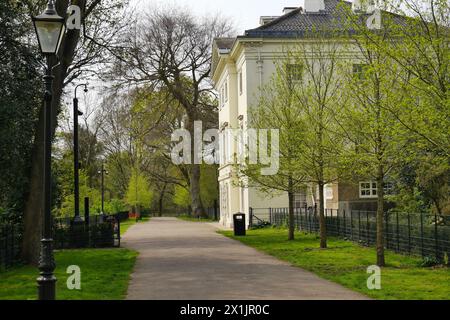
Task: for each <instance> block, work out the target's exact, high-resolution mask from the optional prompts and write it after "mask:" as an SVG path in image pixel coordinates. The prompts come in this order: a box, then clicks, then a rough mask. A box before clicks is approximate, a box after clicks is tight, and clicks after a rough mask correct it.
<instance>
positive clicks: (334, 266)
mask: <svg viewBox="0 0 450 320" xmlns="http://www.w3.org/2000/svg"><path fill="white" fill-rule="evenodd" d="M220 233H222V234H224V235H226V236H228V237H230V238H233V239H236V240H239V241H241V242H242V243H244V244H246V245H249V246H251V247H254V248H256V249H258V250H260V251H263V252H265V253H268V254H270V255H272V256H274V257H277V258H279V259H281V260H284V261H287V262H290V263H291V264H292V265H294V266H297V267H301V268H304V269H306V270H309V271H312V272H314V273H316V274H317V275H319V276H320V277H322V278H325V279H328V280H331V281H334V282H337V283H340V284H342V285H343V286H345V287H348V288H350V289H353V290H355V291H358V292H361V293H364V294H366V295H367V296H369V297H372V298H375V299H386V300H434V299H436V300H446V299H450V269H449V268H446V267H436V268H422V267H420V263H421V261H422V260H421V259H420V258H416V257H408V256H403V255H399V254H395V253H392V252H386V263H387V266H386V267H385V268H383V269H382V277H381V282H382V283H381V286H382V289H381V290H375V291H371V290H369V289H367V278H368V276H369V275H368V274H367V267H369V266H371V265H374V264H375V262H376V255H375V249H374V248H366V247H361V246H359V245H357V244H354V243H352V242H349V241H344V240H340V239H336V238H330V239H329V242H328V244H329V248H328V249H325V250H321V249H319V243H320V242H319V237H318V236H316V235H306V234H302V233H297V234H296V238H297V239H296V240H295V241H293V242H289V241H287V230H284V229H272V228H267V229H260V230H251V231H248V233H247V236H246V237H234V236H233V233H232V232H230V231H220Z"/></svg>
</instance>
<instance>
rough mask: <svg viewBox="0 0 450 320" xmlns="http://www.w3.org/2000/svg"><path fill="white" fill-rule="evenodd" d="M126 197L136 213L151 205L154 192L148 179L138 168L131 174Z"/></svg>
mask: <svg viewBox="0 0 450 320" xmlns="http://www.w3.org/2000/svg"><path fill="white" fill-rule="evenodd" d="M125 199H126V202H127V204H128V205H130V206H131V208H132V211H133V212H134V213H136V214H140V213H141V209H142V208H150V206H151V202H152V199H153V192H152V190H151V189H150V186H149V184H148V181H147V179H146V178H145V177H144V176H143V175H142V174H140V173H139V172H137V171H136V170H133V172H132V174H131V177H130V182H129V184H128V190H127V194H126V197H125Z"/></svg>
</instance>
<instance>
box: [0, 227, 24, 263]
mask: <svg viewBox="0 0 450 320" xmlns="http://www.w3.org/2000/svg"><path fill="white" fill-rule="evenodd" d="M21 239H22V228H21V227H20V225H17V224H12V223H2V224H1V225H0V271H3V270H6V269H8V268H9V267H11V266H13V265H15V264H17V263H18V262H19V261H20V250H21V247H20V245H21V243H22V241H21Z"/></svg>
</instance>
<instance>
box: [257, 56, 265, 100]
mask: <svg viewBox="0 0 450 320" xmlns="http://www.w3.org/2000/svg"><path fill="white" fill-rule="evenodd" d="M256 64H257V66H258V74H259V95H260V97H261V95H262V85H263V69H264V60H263V59H262V57H261V49H260V48H258V60H257V61H256Z"/></svg>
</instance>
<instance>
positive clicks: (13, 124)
mask: <svg viewBox="0 0 450 320" xmlns="http://www.w3.org/2000/svg"><path fill="white" fill-rule="evenodd" d="M28 19H29V17H28V15H27V12H26V10H24V8H23V7H22V6H20V3H19V2H17V1H13V0H6V1H1V3H0V46H1V48H2V53H1V54H0V81H1V83H2V85H1V86H0V177H1V179H0V215H2V213H3V211H4V212H5V215H6V213H8V219H9V218H11V219H13V220H15V221H18V222H20V221H22V217H23V209H24V197H25V196H26V194H27V192H28V187H29V177H28V172H29V170H30V162H31V160H32V158H31V150H32V146H33V137H34V134H35V124H36V121H37V116H38V110H39V107H40V105H41V99H40V96H41V92H40V89H39V88H40V75H39V72H38V71H39V68H40V64H39V58H38V56H37V52H36V51H37V50H32V48H30V47H29V46H27V45H26V43H24V42H23V39H24V38H26V37H27V35H28V28H27V24H26V21H27V20H28ZM36 49H37V48H36Z"/></svg>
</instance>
